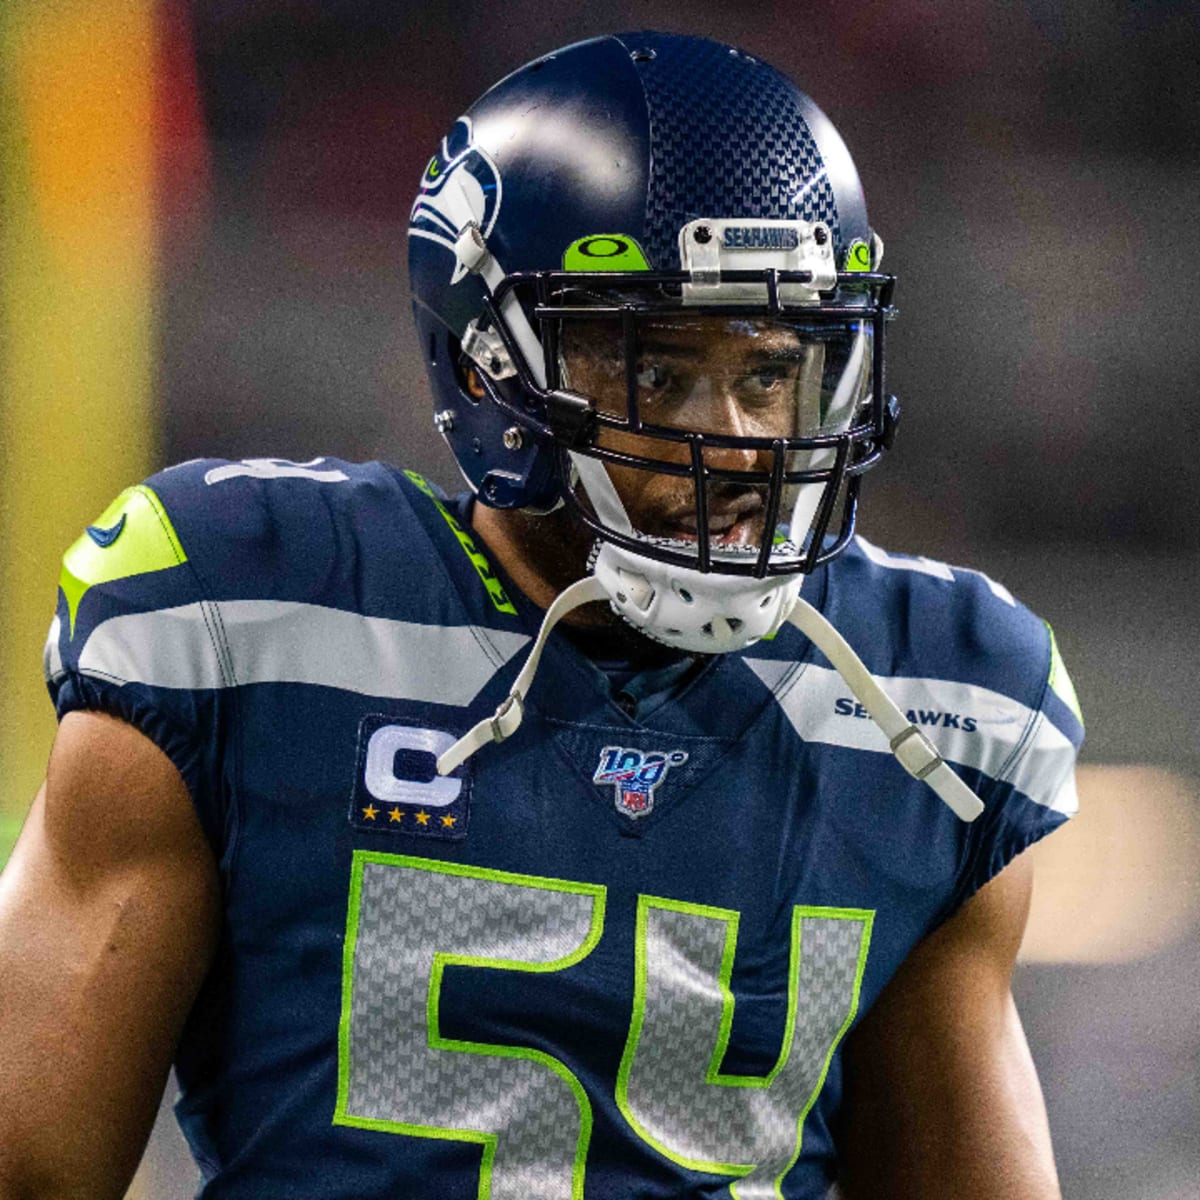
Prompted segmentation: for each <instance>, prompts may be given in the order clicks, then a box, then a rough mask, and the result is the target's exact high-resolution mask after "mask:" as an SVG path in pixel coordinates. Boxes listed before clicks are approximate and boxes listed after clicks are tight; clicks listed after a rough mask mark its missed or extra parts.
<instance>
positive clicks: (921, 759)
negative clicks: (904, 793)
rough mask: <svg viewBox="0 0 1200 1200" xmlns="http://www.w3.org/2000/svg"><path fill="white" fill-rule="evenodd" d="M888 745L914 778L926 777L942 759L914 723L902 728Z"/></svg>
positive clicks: (922, 778) (935, 768)
mask: <svg viewBox="0 0 1200 1200" xmlns="http://www.w3.org/2000/svg"><path fill="white" fill-rule="evenodd" d="M888 745H889V746H890V747H891V748H892V753H893V754H894V755H895V756H896V757H897V758H898V759H899V760H900V765H901V766H902V767H903V768H904V769H905V770H906V771H907V772H908V773H909V774H910V775H911V776H912V777H913V778H914V779H920V780H922V781H924V780H926V779H928V778H929V776H930V775H932V774H933V772H934V771H936V770H937V769H938V767H939V766H940V765H941V764H942V762H943V761H944V760H943V759H942V756H941V755H940V754H939V753H938V752H937V750H935V749H934V746H933V743H932V742H931V741H930V740H929V739H928V738H927V737H926V736H925V735H924V734H923V733H922V732H921V731H920V730H919V729H918V728H917V727H916V726H915V725H910V726H909V727H908V728H907V729H902V730H901V731H900V732H899V733H898V734H896V736H895V737H894V738H892V740H891V741H890V742H888Z"/></svg>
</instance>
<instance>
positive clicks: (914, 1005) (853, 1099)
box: [839, 857, 1059, 1200]
mask: <svg viewBox="0 0 1200 1200" xmlns="http://www.w3.org/2000/svg"><path fill="white" fill-rule="evenodd" d="M1032 867H1033V864H1032V862H1031V861H1029V860H1028V859H1027V858H1024V857H1021V858H1018V859H1016V861H1014V862H1013V863H1012V864H1011V865H1010V866H1008V867H1006V868H1005V869H1004V871H1002V872H1001V873H1000V875H998V876H997V877H996V878H995V879H993V880H992V881H991V882H990V883H988V884H986V885H985V886H984V887H983V888H982V889H981V890H980V891H979V892H978V893H977V894H976V895H975V896H973V897H972V898H971V899H970V900H969V901H967V903H966V904H965V905H964V906H963V907H962V909H960V910H959V912H958V913H956V914H955V915H954V916H953V917H952V918H951V919H950V920H949V921H947V922H946V923H945V924H944V925H943V926H941V927H940V928H939V929H937V930H936V931H935V932H934V933H933V934H931V935H930V936H929V937H928V938H926V939H925V940H924V941H923V942H921V943H920V944H919V945H918V946H917V947H916V948H915V949H914V950H913V951H912V953H911V954H910V955H909V957H908V959H907V960H906V962H905V963H904V965H903V966H902V967H901V968H900V970H899V971H898V972H897V973H896V975H895V976H894V978H893V979H892V981H891V982H890V983H889V984H888V986H887V987H886V988H885V989H884V991H883V993H882V995H881V996H880V997H879V1000H878V1001H877V1002H876V1004H875V1007H874V1008H873V1009H872V1010H871V1012H870V1013H869V1014H868V1015H867V1016H866V1017H865V1018H864V1020H863V1022H862V1024H861V1025H860V1026H859V1027H858V1029H857V1030H856V1031H855V1032H854V1034H853V1035H852V1036H851V1037H850V1038H849V1039H848V1040H847V1043H846V1050H845V1055H844V1062H845V1071H846V1099H845V1112H844V1117H843V1120H844V1136H843V1138H842V1159H843V1164H844V1169H843V1176H842V1179H841V1180H840V1182H839V1193H840V1196H841V1200H891V1198H893V1197H894V1198H896V1200H901V1198H907V1197H921V1200H1056V1198H1057V1197H1058V1196H1059V1189H1058V1182H1057V1174H1056V1172H1055V1168H1054V1156H1053V1152H1052V1150H1051V1145H1050V1130H1049V1126H1048V1123H1047V1120H1046V1109H1045V1105H1044V1103H1043V1101H1042V1094H1041V1089H1040V1087H1039V1085H1038V1079H1037V1074H1036V1072H1035V1070H1034V1065H1033V1060H1032V1059H1031V1058H1030V1056H1029V1049H1028V1047H1027V1045H1026V1042H1025V1035H1024V1032H1023V1031H1022V1029H1021V1020H1020V1017H1019V1016H1018V1014H1017V1009H1016V1006H1015V1004H1014V1003H1013V998H1012V992H1011V990H1010V986H1009V981H1010V978H1011V975H1012V970H1013V964H1014V961H1015V958H1016V953H1017V949H1018V947H1019V945H1020V942H1021V935H1022V932H1023V930H1024V928H1025V920H1026V916H1027V913H1028V909H1029V898H1030V893H1031V889H1032V883H1033V871H1032Z"/></svg>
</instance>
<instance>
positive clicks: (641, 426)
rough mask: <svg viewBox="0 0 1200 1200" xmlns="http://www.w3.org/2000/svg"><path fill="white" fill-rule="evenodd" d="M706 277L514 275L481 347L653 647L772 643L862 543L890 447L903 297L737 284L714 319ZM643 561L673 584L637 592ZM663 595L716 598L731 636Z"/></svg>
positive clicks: (782, 278)
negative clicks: (808, 578)
mask: <svg viewBox="0 0 1200 1200" xmlns="http://www.w3.org/2000/svg"><path fill="white" fill-rule="evenodd" d="M694 279H695V274H694V273H693V272H650V271H639V272H621V273H615V272H594V273H578V272H540V273H536V274H530V275H515V276H507V277H504V278H503V279H502V280H499V281H498V285H499V286H498V287H497V288H496V290H495V294H494V296H493V298H492V299H491V300H490V302H489V304H488V308H489V320H488V321H487V324H486V325H485V330H486V337H485V338H484V339H483V340H481V343H480V344H481V345H482V344H483V341H487V342H490V344H491V345H492V346H495V345H496V344H502V345H503V347H504V349H505V352H506V353H505V355H504V358H505V363H504V370H503V372H502V373H501V372H496V371H495V364H496V356H495V355H494V354H490V355H488V356H485V355H483V354H481V355H480V359H481V360H482V361H481V363H480V365H481V369H482V370H483V373H484V374H485V375H488V376H489V384H490V386H489V390H490V391H491V393H492V396H493V399H495V400H496V402H497V403H500V404H501V406H502V407H505V408H506V409H508V410H509V411H510V413H511V415H512V416H513V418H514V419H515V420H517V421H518V422H519V423H520V424H521V425H522V426H523V427H525V428H526V429H528V430H529V432H530V433H532V434H533V436H536V437H539V438H543V439H547V440H550V441H553V443H554V444H555V446H556V448H557V451H558V454H559V459H560V479H561V482H562V492H563V498H564V501H565V502H566V503H567V504H568V505H570V506H571V507H572V508H573V509H574V511H575V512H576V513H577V515H578V517H579V518H580V520H581V521H583V522H584V523H585V524H586V525H587V526H588V527H589V528H590V529H591V530H592V531H593V532H595V533H596V535H597V537H598V539H599V542H598V553H597V555H595V556H594V560H593V563H594V569H595V570H596V571H597V574H599V575H601V576H602V577H604V578H610V579H611V580H613V581H614V583H613V587H612V588H611V591H612V599H613V604H614V607H616V608H617V609H618V611H620V612H622V615H624V616H626V618H627V619H629V620H631V621H632V623H633V624H635V626H637V627H638V628H639V629H641V630H642V631H643V632H646V633H648V634H649V635H650V636H652V637H656V638H658V639H659V640H663V641H667V642H668V643H670V644H674V645H678V646H680V647H682V648H687V649H692V650H701V651H708V652H715V651H723V650H728V649H735V648H738V647H739V646H742V645H747V644H749V643H750V642H751V641H754V640H757V638H759V637H762V636H768V635H770V634H771V633H773V632H774V630H775V629H776V628H777V627H778V624H779V623H780V622H781V621H782V620H783V619H784V618H785V617H786V615H787V611H788V609H789V608H790V599H793V598H794V596H795V594H796V593H797V592H798V589H799V582H800V576H801V574H802V573H804V572H807V571H811V570H812V569H813V568H814V567H815V566H816V565H818V564H819V563H821V562H824V561H826V560H827V559H828V558H831V557H832V556H833V555H834V554H836V553H838V552H839V551H840V550H841V549H842V548H843V547H844V545H845V544H846V542H847V541H848V540H849V538H850V536H851V535H852V533H853V526H854V513H855V506H856V501H857V492H858V478H859V476H860V475H861V473H862V472H863V471H865V470H867V469H868V468H869V467H870V466H871V465H873V463H874V462H875V461H876V460H877V459H878V457H879V456H880V454H881V452H882V449H883V446H884V443H885V441H886V439H887V437H888V436H889V434H890V425H891V420H892V410H891V409H890V408H889V407H888V406H887V405H886V404H885V403H884V400H883V391H882V387H881V386H879V385H880V384H881V382H882V340H883V322H884V319H885V317H886V314H887V312H888V307H887V296H886V292H887V291H890V284H891V281H890V279H889V278H888V277H886V276H878V275H867V274H865V273H847V275H846V276H839V277H837V278H836V280H835V279H832V278H831V279H829V280H828V283H829V284H830V287H829V289H828V292H827V293H826V294H825V295H818V294H817V293H816V292H815V290H814V288H813V287H812V283H813V279H812V274H811V272H789V271H781V270H779V269H778V268H768V269H763V270H757V271H748V270H742V271H724V272H719V273H718V274H717V276H716V278H715V279H713V280H712V283H713V284H715V285H716V286H710V287H709V288H708V289H707V292H706V295H705V297H704V302H703V303H699V302H697V300H696V298H695V294H694V289H693V294H692V295H688V288H689V286H691V285H692V284H693V281H694ZM505 301H507V304H505ZM514 325H515V326H516V328H514ZM521 325H524V328H523V329H522V328H520V326H521ZM535 330H536V333H535V332H534V331H535ZM531 347H532V348H533V349H534V351H535V352H534V353H530V350H531ZM489 368H491V370H489ZM498 374H501V375H502V377H501V378H496V375H498ZM839 513H840V520H839V521H838V524H837V526H836V533H835V534H834V536H832V537H831V538H830V537H827V533H828V531H829V530H830V529H831V528H833V527H834V519H835V516H837V515H838V514H839ZM647 560H649V561H650V562H652V563H656V564H661V565H662V568H661V569H659V570H658V571H657V575H660V576H662V578H659V579H658V580H657V583H652V582H646V583H645V584H644V585H643V584H639V583H638V582H637V581H636V579H634V578H633V577H634V576H636V575H638V574H641V575H642V577H643V580H644V581H652V580H653V579H654V578H655V577H656V572H655V571H654V570H647V569H642V570H641V571H640V572H639V570H638V569H637V567H638V564H639V563H640V564H641V565H642V567H643V568H645V564H646V563H647ZM668 568H669V570H666V574H664V573H663V571H664V570H665V569H668ZM723 576H732V577H734V578H732V579H729V580H728V581H727V582H726V583H725V584H723V585H722V584H719V583H718V579H719V578H720V577H723ZM621 580H624V581H625V586H623V587H618V586H617V582H618V581H621ZM736 580H740V581H741V582H740V583H736V582H735V581H736ZM747 581H759V582H758V583H757V584H753V583H748V582H747ZM667 591H670V592H671V593H672V594H674V595H675V596H676V598H679V597H680V596H681V595H682V596H685V597H686V596H691V597H692V599H693V602H694V600H695V597H696V596H697V595H713V596H718V597H719V602H717V603H716V609H715V610H714V612H713V613H712V614H711V615H713V616H715V617H716V618H717V621H716V625H715V626H714V628H715V629H716V630H717V633H718V634H720V633H721V630H722V620H723V619H724V620H725V624H726V626H729V628H728V629H726V634H727V636H715V638H714V634H713V633H711V632H710V631H709V630H708V629H706V626H708V625H711V624H712V623H711V622H710V621H708V620H700V621H699V624H697V625H696V626H695V629H694V630H693V631H692V632H690V633H689V632H688V630H686V629H684V628H682V626H681V624H680V622H679V621H667V620H666V619H665V618H663V617H661V615H655V614H654V612H653V611H652V610H653V609H654V607H655V604H654V603H652V604H651V605H649V606H647V605H645V604H638V603H637V602H636V598H637V597H641V598H643V599H644V598H645V597H646V596H647V595H650V596H651V597H652V599H653V600H654V601H655V603H657V602H658V601H661V600H663V598H664V596H665V594H666V592H667ZM631 596H632V597H634V598H635V599H633V600H631V599H630V597H631ZM737 597H740V598H742V599H741V600H739V601H738V603H737V604H736V605H735V607H736V608H737V610H738V614H739V615H734V614H733V613H732V611H731V610H730V601H731V599H732V598H737ZM767 597H771V599H770V600H768V599H767ZM742 600H745V601H746V602H747V603H751V602H752V604H753V610H754V614H755V616H756V619H755V620H753V621H748V619H747V617H748V615H749V614H748V613H747V612H746V611H744V610H745V608H746V604H744V603H742ZM683 603H684V604H685V605H686V604H687V603H688V601H687V600H684V601H683ZM706 613H707V609H706V608H705V606H703V605H701V606H700V607H699V608H696V607H692V608H691V609H690V610H689V613H688V614H686V615H693V614H694V616H695V617H696V618H697V619H698V618H701V617H704V616H705V614H706ZM768 618H769V619H768ZM735 635H736V636H735Z"/></svg>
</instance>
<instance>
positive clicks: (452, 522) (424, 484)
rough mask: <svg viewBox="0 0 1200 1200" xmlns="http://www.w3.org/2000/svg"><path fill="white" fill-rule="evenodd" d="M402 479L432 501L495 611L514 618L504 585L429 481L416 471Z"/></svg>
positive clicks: (407, 473)
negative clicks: (485, 591)
mask: <svg viewBox="0 0 1200 1200" xmlns="http://www.w3.org/2000/svg"><path fill="white" fill-rule="evenodd" d="M404 477H405V479H407V480H409V482H410V483H412V484H414V485H415V486H416V487H418V488H419V489H420V490H421V491H422V492H424V493H425V495H426V496H428V497H429V499H430V500H432V501H433V506H434V508H436V509H437V510H438V512H440V513H441V514H442V517H443V519H444V520H445V522H446V524H447V525H449V526H450V530H451V532H452V533H453V534H454V536H455V537H456V538H458V544H459V545H460V546H461V547H462V548H463V552H464V553H465V554H466V556H467V557H468V558H469V559H470V560H471V566H473V567H474V568H475V571H476V573H477V574H478V575H479V578H480V579H482V580H483V586H484V587H485V588H486V589H487V594H488V597H489V599H490V600H491V602H492V604H493V606H494V607H495V609H496V611H497V612H502V613H511V614H512V615H513V616H514V617H515V616H516V615H517V609H516V606H515V605H514V604H513V602H512V601H511V600H510V599H509V598H508V593H507V592H506V591H505V590H504V584H502V583H501V582H500V580H499V579H497V578H496V573H495V572H494V571H493V570H492V564H491V563H489V562H488V560H487V558H486V557H485V556H484V555H482V554H480V552H479V549H478V547H477V546H476V545H475V541H474V539H473V538H472V537H471V535H470V534H469V533H468V532H467V531H466V530H465V529H464V528H463V527H462V525H461V524H459V521H458V519H457V518H456V517H455V515H454V514H453V513H452V512H451V511H450V510H449V509H448V508H447V507H446V506H445V505H444V504H443V503H442V502H441V501H440V500H439V499H438V496H437V492H435V491H434V490H433V488H432V487H431V486H430V484H429V481H428V480H427V479H425V478H423V477H422V476H420V475H418V474H417V473H416V471H405V472H404Z"/></svg>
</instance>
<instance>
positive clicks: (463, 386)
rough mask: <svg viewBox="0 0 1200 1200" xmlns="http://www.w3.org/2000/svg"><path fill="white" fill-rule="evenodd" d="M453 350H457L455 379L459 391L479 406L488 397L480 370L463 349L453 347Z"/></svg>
mask: <svg viewBox="0 0 1200 1200" xmlns="http://www.w3.org/2000/svg"><path fill="white" fill-rule="evenodd" d="M452 349H455V350H457V353H456V354H455V356H454V378H455V381H456V382H457V383H458V388H459V391H461V392H462V393H463V395H464V396H466V398H467V399H468V400H469V401H470V402H471V403H472V404H479V403H480V402H481V401H482V400H483V399H484V398H485V397H486V396H487V392H486V391H485V390H484V386H483V380H482V379H481V378H480V376H479V368H478V367H477V366H476V365H475V362H474V360H473V359H472V358H471V357H470V355H468V354H465V353H463V351H462V349H461V348H459V347H452Z"/></svg>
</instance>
